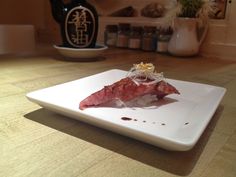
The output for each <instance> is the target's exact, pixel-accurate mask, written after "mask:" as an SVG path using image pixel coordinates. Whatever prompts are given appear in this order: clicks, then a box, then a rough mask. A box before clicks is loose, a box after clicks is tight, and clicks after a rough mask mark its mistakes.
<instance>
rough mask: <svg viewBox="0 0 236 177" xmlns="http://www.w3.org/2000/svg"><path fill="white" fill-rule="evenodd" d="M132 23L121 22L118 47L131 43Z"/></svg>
mask: <svg viewBox="0 0 236 177" xmlns="http://www.w3.org/2000/svg"><path fill="white" fill-rule="evenodd" d="M129 33H130V24H128V23H121V24H119V27H118V35H117V42H116V46H117V47H122V48H127V47H128V44H129Z"/></svg>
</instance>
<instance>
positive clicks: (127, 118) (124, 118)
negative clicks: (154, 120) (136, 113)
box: [121, 117, 132, 121]
mask: <svg viewBox="0 0 236 177" xmlns="http://www.w3.org/2000/svg"><path fill="white" fill-rule="evenodd" d="M121 119H122V120H124V121H130V120H132V118H129V117H121Z"/></svg>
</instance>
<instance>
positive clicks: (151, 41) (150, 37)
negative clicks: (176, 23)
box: [142, 26, 157, 51]
mask: <svg viewBox="0 0 236 177" xmlns="http://www.w3.org/2000/svg"><path fill="white" fill-rule="evenodd" d="M156 43H157V30H156V27H155V26H144V29H143V37H142V50H144V51H156Z"/></svg>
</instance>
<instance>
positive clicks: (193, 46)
mask: <svg viewBox="0 0 236 177" xmlns="http://www.w3.org/2000/svg"><path fill="white" fill-rule="evenodd" d="M197 29H198V27H197V19H196V18H181V17H178V18H176V19H175V20H174V33H173V35H172V37H171V39H170V42H169V45H168V52H169V53H170V54H172V55H175V56H193V55H196V54H198V52H199V48H200V45H201V43H202V41H203V39H204V38H205V35H206V32H207V25H206V27H205V28H204V32H203V33H202V35H201V37H199V38H198V30H197Z"/></svg>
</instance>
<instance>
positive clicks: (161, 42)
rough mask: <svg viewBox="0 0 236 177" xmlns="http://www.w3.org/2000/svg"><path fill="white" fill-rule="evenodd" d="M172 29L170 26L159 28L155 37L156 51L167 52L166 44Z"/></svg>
mask: <svg viewBox="0 0 236 177" xmlns="http://www.w3.org/2000/svg"><path fill="white" fill-rule="evenodd" d="M172 33H173V30H172V28H171V27H169V28H167V29H161V30H160V33H159V35H158V39H157V52H160V53H167V52H168V44H169V41H170V38H171V35H172Z"/></svg>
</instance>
